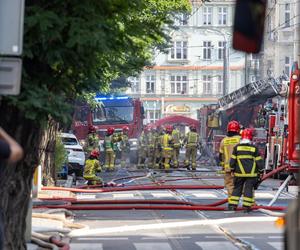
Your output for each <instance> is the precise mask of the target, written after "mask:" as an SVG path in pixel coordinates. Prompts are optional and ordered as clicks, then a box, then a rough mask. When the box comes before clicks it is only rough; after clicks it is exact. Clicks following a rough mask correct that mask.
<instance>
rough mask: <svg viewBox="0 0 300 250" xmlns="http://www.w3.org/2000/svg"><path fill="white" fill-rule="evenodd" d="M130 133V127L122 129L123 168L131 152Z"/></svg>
mask: <svg viewBox="0 0 300 250" xmlns="http://www.w3.org/2000/svg"><path fill="white" fill-rule="evenodd" d="M128 131H129V127H128V126H124V127H123V128H122V134H121V135H120V140H121V143H120V148H121V167H125V166H126V160H127V159H128V157H129V152H130V144H129V139H128Z"/></svg>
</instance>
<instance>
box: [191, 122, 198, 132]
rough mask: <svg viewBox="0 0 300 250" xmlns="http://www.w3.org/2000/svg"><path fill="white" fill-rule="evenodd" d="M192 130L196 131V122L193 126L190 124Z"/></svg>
mask: <svg viewBox="0 0 300 250" xmlns="http://www.w3.org/2000/svg"><path fill="white" fill-rule="evenodd" d="M190 130H191V131H193V132H195V131H196V130H197V129H196V126H195V125H194V124H192V125H191V126H190Z"/></svg>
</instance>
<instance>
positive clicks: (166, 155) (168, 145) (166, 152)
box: [161, 125, 174, 171]
mask: <svg viewBox="0 0 300 250" xmlns="http://www.w3.org/2000/svg"><path fill="white" fill-rule="evenodd" d="M172 131H173V127H172V126H171V125H168V126H166V133H165V134H164V135H163V136H162V137H161V148H162V163H163V166H164V168H165V170H166V171H169V170H170V161H171V159H172V156H173V144H174V141H173V138H172Z"/></svg>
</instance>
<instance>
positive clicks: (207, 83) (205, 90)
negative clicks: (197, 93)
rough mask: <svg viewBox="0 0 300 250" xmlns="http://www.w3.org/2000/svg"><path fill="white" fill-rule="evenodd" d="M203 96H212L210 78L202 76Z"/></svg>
mask: <svg viewBox="0 0 300 250" xmlns="http://www.w3.org/2000/svg"><path fill="white" fill-rule="evenodd" d="M202 79H203V94H205V95H207V94H212V88H211V85H212V84H211V76H208V75H204V76H203V78H202Z"/></svg>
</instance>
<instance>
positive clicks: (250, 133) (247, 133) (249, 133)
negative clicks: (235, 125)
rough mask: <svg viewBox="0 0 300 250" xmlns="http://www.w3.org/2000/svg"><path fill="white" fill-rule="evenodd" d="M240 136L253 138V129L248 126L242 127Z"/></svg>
mask: <svg viewBox="0 0 300 250" xmlns="http://www.w3.org/2000/svg"><path fill="white" fill-rule="evenodd" d="M241 137H242V139H248V140H250V141H251V140H252V138H253V130H252V129H249V128H246V129H244V130H243V131H242V134H241Z"/></svg>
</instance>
